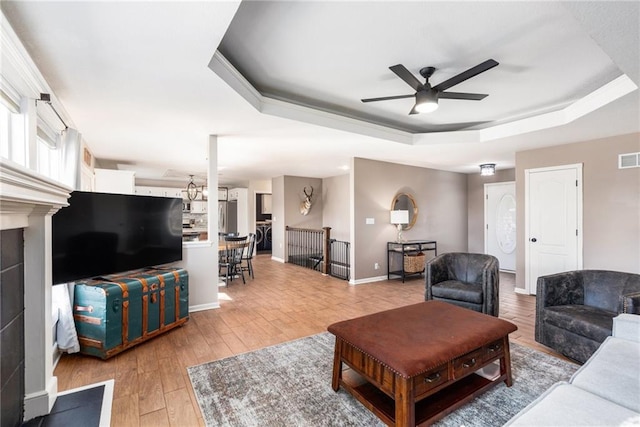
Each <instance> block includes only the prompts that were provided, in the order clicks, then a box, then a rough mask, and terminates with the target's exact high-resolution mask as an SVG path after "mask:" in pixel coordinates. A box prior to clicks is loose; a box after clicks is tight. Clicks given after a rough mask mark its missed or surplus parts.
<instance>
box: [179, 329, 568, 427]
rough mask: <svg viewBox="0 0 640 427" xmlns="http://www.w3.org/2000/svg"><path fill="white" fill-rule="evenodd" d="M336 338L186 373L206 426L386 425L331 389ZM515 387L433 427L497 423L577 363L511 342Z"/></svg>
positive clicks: (310, 340)
mask: <svg viewBox="0 0 640 427" xmlns="http://www.w3.org/2000/svg"><path fill="white" fill-rule="evenodd" d="M334 343H335V337H334V336H333V335H331V334H329V333H322V334H319V335H313V336H310V337H306V338H302V339H299V340H295V341H290V342H286V343H284V344H279V345H276V346H273V347H267V348H264V349H261V350H257V351H253V352H250V353H245V354H241V355H237V356H233V357H229V358H227V359H222V360H217V361H215V362H209V363H204V364H202V365H198V366H192V367H189V368H188V369H187V370H188V373H189V378H190V379H191V384H192V385H193V389H194V391H195V395H196V398H197V400H198V404H199V405H200V410H201V411H202V415H203V418H204V420H205V423H206V425H207V426H210V427H213V426H384V424H383V423H382V422H381V421H380V420H379V419H378V418H377V417H376V416H375V415H373V414H372V413H371V412H369V410H368V409H366V408H365V407H364V406H362V405H361V404H360V402H358V401H357V400H356V399H355V398H353V397H351V395H349V394H348V393H346V392H345V391H344V390H342V389H340V390H339V391H338V392H337V393H336V392H334V391H333V389H332V388H331V371H332V368H333V348H334ZM511 368H512V373H513V380H514V383H513V386H512V387H506V386H505V385H504V383H502V384H499V385H497V386H496V387H494V388H492V389H490V390H489V391H487V392H486V393H484V394H482V395H480V396H479V397H477V398H476V399H474V400H473V401H471V402H469V403H468V404H466V405H465V406H463V407H461V408H459V409H458V410H456V411H454V412H453V413H451V414H449V415H448V416H447V417H445V418H443V419H442V420H440V421H439V422H438V423H437V424H436V425H438V426H466V427H470V426H483V427H486V426H501V425H503V424H504V423H505V422H506V421H507V420H509V419H510V418H511V417H512V416H513V415H515V414H516V413H518V411H520V409H522V408H524V407H525V406H526V405H527V404H529V403H530V402H531V401H533V400H534V399H535V398H536V397H538V396H539V395H540V394H542V392H543V391H544V390H546V389H547V388H548V387H549V386H551V385H552V384H553V383H555V382H556V381H560V380H568V379H569V378H570V377H571V375H572V374H573V372H575V371H576V369H577V368H578V366H577V365H575V364H572V363H570V362H566V361H564V360H560V359H557V358H555V357H552V356H550V355H547V354H544V353H541V352H539V351H536V350H533V349H530V348H527V347H524V346H521V345H518V344H514V343H512V344H511Z"/></svg>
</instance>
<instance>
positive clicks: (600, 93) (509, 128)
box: [480, 74, 638, 142]
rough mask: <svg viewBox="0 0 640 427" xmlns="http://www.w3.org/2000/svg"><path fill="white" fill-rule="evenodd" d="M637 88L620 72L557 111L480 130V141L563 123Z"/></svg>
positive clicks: (584, 114)
mask: <svg viewBox="0 0 640 427" xmlns="http://www.w3.org/2000/svg"><path fill="white" fill-rule="evenodd" d="M637 89H638V87H637V86H636V85H635V83H633V81H631V79H630V78H629V77H628V76H627V75H625V74H623V75H621V76H620V77H618V78H616V79H614V80H612V81H611V82H609V83H607V84H605V85H603V86H602V87H600V88H598V89H596V90H595V91H593V92H591V93H590V94H588V95H587V96H585V97H584V98H581V99H578V100H577V101H576V102H574V103H572V104H570V105H568V106H566V107H565V108H563V109H561V110H557V111H552V112H549V113H545V114H540V115H538V116H533V117H529V118H526V119H522V120H516V121H514V122H511V123H505V124H501V125H496V126H493V127H490V128H487V129H482V130H481V131H480V133H481V135H480V141H481V142H484V141H492V140H494V139H499V138H506V137H509V136H514V135H521V134H524V133H529V132H534V131H537V130H542V129H549V128H552V127H557V126H562V125H566V124H568V123H571V122H573V121H574V120H577V119H579V118H580V117H583V116H586V115H587V114H589V113H591V112H593V111H595V110H597V109H599V108H602V107H604V106H605V105H607V104H609V103H610V102H613V101H615V100H616V99H618V98H621V97H623V96H625V95H627V94H628V93H631V92H633V91H634V90H637Z"/></svg>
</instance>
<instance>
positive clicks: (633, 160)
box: [618, 153, 640, 169]
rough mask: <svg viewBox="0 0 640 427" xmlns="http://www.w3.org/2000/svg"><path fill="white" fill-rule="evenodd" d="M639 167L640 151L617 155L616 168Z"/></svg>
mask: <svg viewBox="0 0 640 427" xmlns="http://www.w3.org/2000/svg"><path fill="white" fill-rule="evenodd" d="M638 167H640V153H627V154H619V155H618V169H627V168H638Z"/></svg>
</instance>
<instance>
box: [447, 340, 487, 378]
mask: <svg viewBox="0 0 640 427" xmlns="http://www.w3.org/2000/svg"><path fill="white" fill-rule="evenodd" d="M485 354H486V349H485V348H484V347H481V348H479V349H477V350H474V351H472V352H471V353H467V354H465V355H464V356H460V357H458V358H456V359H454V361H453V377H454V378H456V379H458V378H462V377H464V376H465V375H467V374H469V373H471V372H474V371H476V370H478V368H479V367H480V366H481V365H482V362H483V361H484V360H485Z"/></svg>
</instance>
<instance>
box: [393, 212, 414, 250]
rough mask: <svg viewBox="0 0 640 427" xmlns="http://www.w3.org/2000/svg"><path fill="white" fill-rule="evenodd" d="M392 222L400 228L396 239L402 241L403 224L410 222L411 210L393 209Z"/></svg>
mask: <svg viewBox="0 0 640 427" xmlns="http://www.w3.org/2000/svg"><path fill="white" fill-rule="evenodd" d="M390 216H391V220H390V221H389V222H391V224H394V225H395V226H396V227H397V228H398V237H397V239H396V241H398V242H402V226H403V225H405V224H409V211H406V210H398V211H391V215H390Z"/></svg>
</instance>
